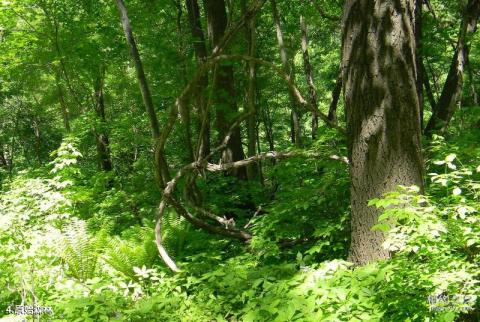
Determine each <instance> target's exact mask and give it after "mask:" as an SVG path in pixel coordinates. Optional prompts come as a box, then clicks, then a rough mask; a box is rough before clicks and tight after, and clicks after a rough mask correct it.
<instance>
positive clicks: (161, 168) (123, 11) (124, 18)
mask: <svg viewBox="0 0 480 322" xmlns="http://www.w3.org/2000/svg"><path fill="white" fill-rule="evenodd" d="M116 3H117V7H118V11H119V13H120V20H121V22H122V27H123V31H124V33H125V38H126V40H127V44H128V48H129V50H130V54H131V56H132V59H133V62H134V65H135V70H136V72H137V80H138V84H139V86H140V92H141V94H142V99H143V104H144V105H145V109H146V111H147V114H148V118H149V120H150V127H151V130H152V135H153V138H154V139H158V138H159V137H160V125H159V123H158V119H157V114H156V112H155V107H154V105H153V99H152V94H151V93H150V88H149V86H148V82H147V77H146V76H145V71H144V69H143V64H142V60H141V58H140V53H139V52H138V48H137V44H136V42H135V38H134V36H133V32H132V27H131V26H130V20H129V19H128V12H127V8H126V7H125V3H124V2H123V0H116ZM156 162H157V164H156V171H157V173H156V174H157V178H158V180H159V183H160V186H162V187H163V186H164V185H165V183H166V182H167V181H169V179H170V174H169V170H168V164H167V160H166V159H165V155H164V154H163V153H161V155H160V156H159V157H158V158H156Z"/></svg>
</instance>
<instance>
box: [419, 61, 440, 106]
mask: <svg viewBox="0 0 480 322" xmlns="http://www.w3.org/2000/svg"><path fill="white" fill-rule="evenodd" d="M420 68H421V69H422V74H423V87H424V88H425V93H426V94H427V99H428V103H429V104H430V107H431V108H432V110H433V109H435V106H436V105H437V102H435V97H434V96H433V92H432V87H431V86H430V80H429V79H428V74H427V70H426V69H425V64H424V63H423V60H422V61H420Z"/></svg>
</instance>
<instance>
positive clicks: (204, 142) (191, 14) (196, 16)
mask: <svg viewBox="0 0 480 322" xmlns="http://www.w3.org/2000/svg"><path fill="white" fill-rule="evenodd" d="M185 2H186V5H187V12H188V21H189V24H190V30H191V34H192V38H193V48H194V49H195V56H196V58H197V65H198V66H201V65H202V64H203V63H204V62H205V60H206V58H207V47H206V45H205V35H204V33H203V29H202V24H201V21H200V9H199V7H198V2H197V0H186V1H185ZM207 87H208V76H207V75H204V76H203V77H202V79H201V80H200V81H199V82H198V84H197V88H196V95H195V100H196V103H195V104H196V106H197V109H198V110H199V114H200V122H199V128H201V123H202V120H203V119H204V118H206V124H205V129H204V132H203V135H202V137H201V138H200V147H199V148H200V151H199V154H200V155H201V156H202V157H205V156H207V155H208V154H209V153H210V113H209V111H208V108H207V103H206V99H205V92H206V89H207Z"/></svg>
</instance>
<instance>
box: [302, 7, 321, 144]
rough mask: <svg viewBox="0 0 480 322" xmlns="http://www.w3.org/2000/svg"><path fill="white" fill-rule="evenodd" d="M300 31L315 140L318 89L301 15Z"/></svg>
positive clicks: (303, 20)
mask: <svg viewBox="0 0 480 322" xmlns="http://www.w3.org/2000/svg"><path fill="white" fill-rule="evenodd" d="M300 31H301V32H302V54H303V70H304V72H305V78H306V79H307V85H308V93H309V98H310V104H312V106H313V107H314V108H315V110H314V111H313V112H312V139H314V140H315V139H316V138H317V131H318V111H317V109H318V100H317V89H316V88H315V84H314V82H313V72H312V65H311V64H310V54H309V52H308V37H307V25H306V24H305V17H304V16H303V15H300Z"/></svg>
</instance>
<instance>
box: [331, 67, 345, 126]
mask: <svg viewBox="0 0 480 322" xmlns="http://www.w3.org/2000/svg"><path fill="white" fill-rule="evenodd" d="M342 83H343V82H342V70H341V69H340V72H339V73H338V76H337V80H336V82H335V87H334V88H333V91H332V101H331V103H330V108H329V109H328V119H329V120H330V121H332V122H333V123H334V124H336V123H337V106H338V101H339V100H340V94H341V93H342Z"/></svg>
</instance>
